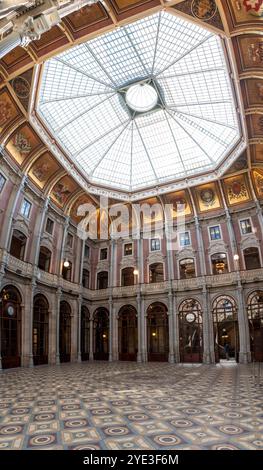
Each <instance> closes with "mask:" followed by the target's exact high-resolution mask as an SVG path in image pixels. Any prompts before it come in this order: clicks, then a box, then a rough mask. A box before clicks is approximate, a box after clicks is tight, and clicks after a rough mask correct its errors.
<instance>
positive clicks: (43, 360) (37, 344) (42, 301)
mask: <svg viewBox="0 0 263 470" xmlns="http://www.w3.org/2000/svg"><path fill="white" fill-rule="evenodd" d="M33 360H34V365H39V364H47V363H48V301H47V299H46V297H44V295H41V294H38V295H36V296H35V298H34V307H33Z"/></svg>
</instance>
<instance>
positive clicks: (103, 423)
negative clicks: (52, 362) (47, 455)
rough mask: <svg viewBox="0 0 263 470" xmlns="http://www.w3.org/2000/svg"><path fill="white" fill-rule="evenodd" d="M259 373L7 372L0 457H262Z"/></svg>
mask: <svg viewBox="0 0 263 470" xmlns="http://www.w3.org/2000/svg"><path fill="white" fill-rule="evenodd" d="M256 372H258V370H257V369H256ZM261 373H262V375H261V379H259V378H256V379H255V378H254V376H253V366H252V365H249V366H242V365H240V366H237V365H236V364H232V363H226V364H220V365H217V366H203V365H198V366H192V365H185V366H182V365H172V364H156V363H150V364H136V363H124V362H119V363H105V362H94V363H82V364H65V365H61V366H54V367H50V366H40V367H36V368H34V369H16V370H14V369H13V370H6V371H4V372H2V373H1V375H0V449H32V450H33V449H34V450H35V449H43V448H44V449H85V450H86V449H112V450H118V449H126V450H133V449H134V450H135V449H142V450H146V449H170V450H176V449H249V450H250V449H251V450H252V449H257V450H263V393H262V391H263V365H262V371H261ZM260 381H261V384H262V385H261V384H260Z"/></svg>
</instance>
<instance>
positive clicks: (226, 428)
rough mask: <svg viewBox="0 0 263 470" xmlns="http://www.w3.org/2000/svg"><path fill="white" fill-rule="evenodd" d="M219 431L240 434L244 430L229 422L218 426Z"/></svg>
mask: <svg viewBox="0 0 263 470" xmlns="http://www.w3.org/2000/svg"><path fill="white" fill-rule="evenodd" d="M219 431H221V432H223V433H225V434H229V435H233V436H234V435H236V434H242V433H243V432H244V431H243V429H241V428H239V427H238V426H232V425H231V424H229V425H226V426H220V428H219Z"/></svg>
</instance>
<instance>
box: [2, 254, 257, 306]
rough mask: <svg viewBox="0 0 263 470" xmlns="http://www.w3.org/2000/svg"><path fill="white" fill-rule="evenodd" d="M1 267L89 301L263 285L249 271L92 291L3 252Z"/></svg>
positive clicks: (255, 272) (254, 271)
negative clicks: (204, 288) (207, 288)
mask: <svg viewBox="0 0 263 470" xmlns="http://www.w3.org/2000/svg"><path fill="white" fill-rule="evenodd" d="M0 263H1V264H3V265H5V266H6V268H7V270H8V271H11V272H13V273H16V274H18V275H20V276H21V277H24V278H27V279H30V278H33V276H34V275H35V276H36V280H37V282H39V283H41V284H44V285H48V286H49V287H53V288H59V287H60V288H62V289H63V290H64V291H66V292H70V293H74V294H75V295H83V296H84V297H86V298H89V299H90V300H100V299H107V298H108V297H109V296H110V294H112V296H113V297H114V298H118V297H119V298H122V297H134V296H136V295H137V294H138V292H139V291H140V292H141V293H142V294H162V293H165V292H166V293H167V292H168V291H169V287H170V286H171V287H172V289H173V291H174V292H177V291H179V292H180V291H194V290H200V289H202V287H203V286H206V287H223V286H230V285H236V284H237V282H238V281H240V282H241V283H242V284H246V283H252V282H259V281H261V282H263V268H261V269H253V270H250V271H241V272H237V271H234V272H231V273H227V274H218V275H214V276H211V275H210V276H203V277H195V278H191V279H181V280H173V281H172V282H171V283H170V282H168V281H165V282H158V283H153V284H140V285H134V286H125V287H113V288H112V289H110V288H108V289H101V290H92V289H87V288H85V287H82V286H81V285H80V284H77V283H73V282H69V281H66V280H65V279H62V278H61V277H59V276H57V275H56V274H51V273H48V272H45V271H42V270H41V269H38V268H34V266H33V265H32V264H30V263H26V262H25V261H21V260H19V259H17V258H15V257H14V256H11V255H10V254H6V253H4V251H3V250H1V249H0Z"/></svg>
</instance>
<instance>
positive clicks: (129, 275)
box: [121, 268, 134, 286]
mask: <svg viewBox="0 0 263 470" xmlns="http://www.w3.org/2000/svg"><path fill="white" fill-rule="evenodd" d="M133 272H134V268H124V269H122V271H121V285H122V286H133V285H134V274H133Z"/></svg>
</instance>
